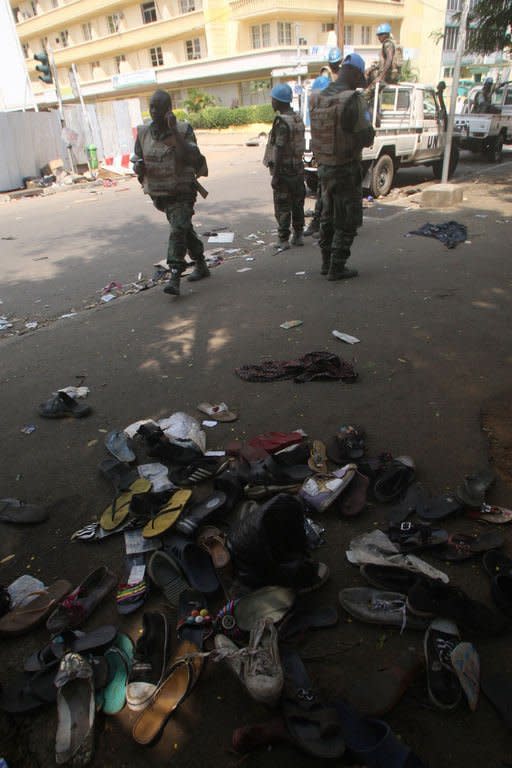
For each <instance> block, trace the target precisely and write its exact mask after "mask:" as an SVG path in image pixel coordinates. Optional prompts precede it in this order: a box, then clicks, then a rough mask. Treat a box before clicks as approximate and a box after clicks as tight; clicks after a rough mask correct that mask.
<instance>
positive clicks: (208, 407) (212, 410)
mask: <svg viewBox="0 0 512 768" xmlns="http://www.w3.org/2000/svg"><path fill="white" fill-rule="evenodd" d="M196 408H197V410H198V411H201V413H205V414H206V415H207V416H209V417H210V419H215V421H236V420H237V419H238V414H237V413H235V412H234V411H230V410H229V408H228V406H227V405H226V403H218V404H217V405H212V403H199V405H197V406H196Z"/></svg>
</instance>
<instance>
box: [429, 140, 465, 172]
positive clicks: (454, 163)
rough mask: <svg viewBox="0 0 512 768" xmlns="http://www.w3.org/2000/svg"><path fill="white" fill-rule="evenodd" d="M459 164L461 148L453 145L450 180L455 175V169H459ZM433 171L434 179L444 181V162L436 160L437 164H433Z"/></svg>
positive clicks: (449, 169) (449, 170)
mask: <svg viewBox="0 0 512 768" xmlns="http://www.w3.org/2000/svg"><path fill="white" fill-rule="evenodd" d="M458 162H459V148H458V147H454V146H453V145H452V149H451V152H450V166H449V168H448V178H449V179H451V177H452V176H453V174H454V173H455V169H456V168H457V164H458ZM432 171H433V173H434V179H438V180H440V179H442V177H443V161H442V159H441V160H436V161H435V163H432Z"/></svg>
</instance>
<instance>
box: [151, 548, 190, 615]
mask: <svg viewBox="0 0 512 768" xmlns="http://www.w3.org/2000/svg"><path fill="white" fill-rule="evenodd" d="M148 573H149V576H150V578H151V581H152V582H153V583H154V584H156V586H157V587H158V588H159V589H161V590H162V592H163V593H164V596H165V599H166V600H167V602H168V603H170V605H172V606H173V607H175V608H176V607H177V606H178V602H179V598H180V595H181V593H182V592H184V591H185V590H186V589H188V588H189V584H188V583H187V581H186V580H185V576H184V574H183V571H182V569H181V567H180V566H179V564H178V563H177V562H176V560H175V559H174V557H170V555H168V554H167V553H166V552H162V550H159V549H158V550H157V551H156V552H154V553H153V554H152V556H151V559H150V561H149V563H148Z"/></svg>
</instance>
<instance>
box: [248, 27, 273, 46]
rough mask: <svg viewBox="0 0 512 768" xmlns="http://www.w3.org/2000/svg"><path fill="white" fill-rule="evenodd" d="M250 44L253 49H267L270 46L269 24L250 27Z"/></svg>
mask: <svg viewBox="0 0 512 768" xmlns="http://www.w3.org/2000/svg"><path fill="white" fill-rule="evenodd" d="M251 42H252V47H253V48H268V47H269V45H270V24H258V25H257V26H255V27H251Z"/></svg>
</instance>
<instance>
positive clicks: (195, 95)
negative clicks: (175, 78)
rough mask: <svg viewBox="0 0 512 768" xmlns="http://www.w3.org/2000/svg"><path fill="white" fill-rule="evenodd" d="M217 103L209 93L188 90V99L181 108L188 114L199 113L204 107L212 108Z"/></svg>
mask: <svg viewBox="0 0 512 768" xmlns="http://www.w3.org/2000/svg"><path fill="white" fill-rule="evenodd" d="M216 103H217V100H216V98H215V97H214V96H210V94H209V93H204V92H203V91H200V90H199V89H198V88H190V89H189V90H188V98H187V99H185V101H184V102H183V106H184V107H185V109H186V110H188V111H189V112H201V110H202V109H205V108H206V107H213V106H215V104H216Z"/></svg>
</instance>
